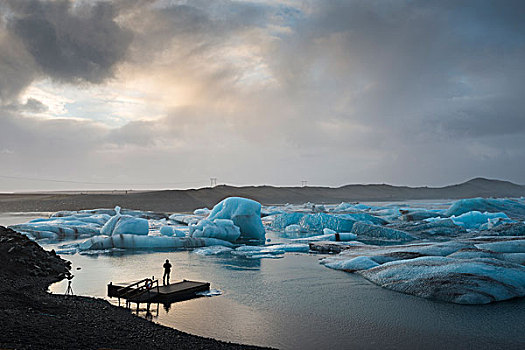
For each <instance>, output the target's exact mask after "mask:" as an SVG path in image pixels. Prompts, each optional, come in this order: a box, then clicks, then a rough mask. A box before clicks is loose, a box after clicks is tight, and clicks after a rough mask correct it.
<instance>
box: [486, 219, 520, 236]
mask: <svg viewBox="0 0 525 350" xmlns="http://www.w3.org/2000/svg"><path fill="white" fill-rule="evenodd" d="M489 234H495V235H498V236H525V224H524V223H521V222H516V223H513V222H503V223H502V224H501V225H497V226H496V227H492V228H491V229H490V231H489Z"/></svg>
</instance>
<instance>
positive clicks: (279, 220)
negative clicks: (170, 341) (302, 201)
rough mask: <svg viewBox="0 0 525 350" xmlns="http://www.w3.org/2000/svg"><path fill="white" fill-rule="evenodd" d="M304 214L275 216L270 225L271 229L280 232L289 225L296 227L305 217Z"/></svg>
mask: <svg viewBox="0 0 525 350" xmlns="http://www.w3.org/2000/svg"><path fill="white" fill-rule="evenodd" d="M305 215H306V214H304V213H283V214H278V215H275V218H274V220H273V223H272V228H273V229H274V230H277V231H280V230H284V229H286V227H288V226H291V225H298V224H299V221H301V219H302V217H303V216H305Z"/></svg>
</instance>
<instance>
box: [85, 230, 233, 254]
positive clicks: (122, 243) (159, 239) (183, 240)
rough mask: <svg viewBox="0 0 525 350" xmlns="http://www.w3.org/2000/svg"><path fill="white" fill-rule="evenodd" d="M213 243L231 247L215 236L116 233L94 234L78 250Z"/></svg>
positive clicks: (177, 246) (156, 247)
mask: <svg viewBox="0 0 525 350" xmlns="http://www.w3.org/2000/svg"><path fill="white" fill-rule="evenodd" d="M213 245H223V246H226V247H232V246H233V245H232V244H231V243H230V242H226V241H223V240H220V239H216V238H193V237H167V236H140V235H128V234H117V235H113V236H96V237H92V238H90V239H88V240H87V241H85V242H82V243H80V244H79V250H81V251H83V250H103V249H111V248H121V249H178V248H199V247H206V246H213Z"/></svg>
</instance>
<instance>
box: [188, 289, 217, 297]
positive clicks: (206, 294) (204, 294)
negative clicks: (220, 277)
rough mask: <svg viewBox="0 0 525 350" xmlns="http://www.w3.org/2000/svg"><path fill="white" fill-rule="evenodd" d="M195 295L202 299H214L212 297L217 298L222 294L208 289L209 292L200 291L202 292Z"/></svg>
mask: <svg viewBox="0 0 525 350" xmlns="http://www.w3.org/2000/svg"><path fill="white" fill-rule="evenodd" d="M195 295H199V296H202V297H214V296H217V295H222V292H221V291H220V290H218V289H209V290H205V291H202V292H197V293H195Z"/></svg>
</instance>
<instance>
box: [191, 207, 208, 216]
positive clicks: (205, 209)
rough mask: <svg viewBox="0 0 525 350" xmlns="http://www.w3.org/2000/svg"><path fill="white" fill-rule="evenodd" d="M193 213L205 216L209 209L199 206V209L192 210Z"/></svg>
mask: <svg viewBox="0 0 525 350" xmlns="http://www.w3.org/2000/svg"><path fill="white" fill-rule="evenodd" d="M193 214H195V215H201V216H207V215H209V214H210V209H208V208H200V209H195V210H194V211H193Z"/></svg>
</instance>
